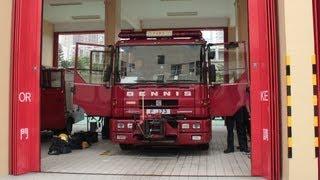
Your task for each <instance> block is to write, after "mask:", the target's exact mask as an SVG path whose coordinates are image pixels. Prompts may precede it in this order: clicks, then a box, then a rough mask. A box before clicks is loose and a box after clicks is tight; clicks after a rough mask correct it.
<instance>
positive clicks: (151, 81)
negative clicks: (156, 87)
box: [136, 80, 164, 83]
mask: <svg viewBox="0 0 320 180" xmlns="http://www.w3.org/2000/svg"><path fill="white" fill-rule="evenodd" d="M136 82H137V83H164V82H163V81H160V80H137V81H136Z"/></svg>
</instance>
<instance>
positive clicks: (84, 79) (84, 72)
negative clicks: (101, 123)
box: [73, 43, 114, 117]
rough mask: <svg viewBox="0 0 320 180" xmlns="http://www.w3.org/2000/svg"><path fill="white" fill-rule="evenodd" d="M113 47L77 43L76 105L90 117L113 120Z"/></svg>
mask: <svg viewBox="0 0 320 180" xmlns="http://www.w3.org/2000/svg"><path fill="white" fill-rule="evenodd" d="M113 49H114V48H113V47H112V46H104V45H99V44H88V43H77V44H76V50H75V51H76V52H75V74H74V89H73V102H74V105H75V107H76V108H81V109H83V111H84V112H85V113H86V114H87V115H88V116H100V117H110V116H111V92H112V91H111V73H112V69H113V68H112V64H113V63H112V61H113V55H114V53H113Z"/></svg>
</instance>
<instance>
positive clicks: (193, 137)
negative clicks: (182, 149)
mask: <svg viewBox="0 0 320 180" xmlns="http://www.w3.org/2000/svg"><path fill="white" fill-rule="evenodd" d="M192 140H193V141H200V140H201V136H192Z"/></svg>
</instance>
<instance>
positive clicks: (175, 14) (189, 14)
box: [167, 12, 198, 16]
mask: <svg viewBox="0 0 320 180" xmlns="http://www.w3.org/2000/svg"><path fill="white" fill-rule="evenodd" d="M197 15H198V12H167V16H197Z"/></svg>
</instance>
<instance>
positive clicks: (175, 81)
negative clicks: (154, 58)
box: [167, 79, 198, 83]
mask: <svg viewBox="0 0 320 180" xmlns="http://www.w3.org/2000/svg"><path fill="white" fill-rule="evenodd" d="M167 82H174V83H179V82H198V81H197V80H191V79H179V80H167Z"/></svg>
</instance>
